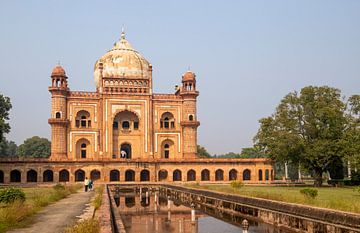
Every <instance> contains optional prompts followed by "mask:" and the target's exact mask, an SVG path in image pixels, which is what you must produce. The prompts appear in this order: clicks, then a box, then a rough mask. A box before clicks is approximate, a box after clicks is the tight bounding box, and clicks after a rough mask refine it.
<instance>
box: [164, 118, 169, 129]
mask: <svg viewBox="0 0 360 233" xmlns="http://www.w3.org/2000/svg"><path fill="white" fill-rule="evenodd" d="M164 128H165V129H168V128H169V118H167V117H165V119H164Z"/></svg>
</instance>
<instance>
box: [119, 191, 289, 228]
mask: <svg viewBox="0 0 360 233" xmlns="http://www.w3.org/2000/svg"><path fill="white" fill-rule="evenodd" d="M113 195H114V199H115V203H116V206H117V211H119V213H120V216H121V219H122V221H123V223H124V226H125V229H126V232H128V233H239V232H244V233H246V232H249V233H251V232H268V233H280V232H281V233H287V232H290V231H286V230H284V229H280V228H277V227H275V226H272V225H269V224H266V223H262V222H258V221H257V220H256V219H249V217H247V216H246V217H245V216H243V215H241V214H237V213H234V214H229V213H226V212H221V211H219V210H216V209H214V208H210V207H208V206H205V205H196V206H187V205H186V204H185V203H183V202H182V201H181V200H178V199H169V198H168V197H166V196H161V195H160V194H159V193H158V192H157V191H150V190H148V189H142V190H141V191H140V190H137V191H134V190H133V189H128V190H126V189H120V190H119V189H118V190H116V192H114V193H113ZM244 219H246V222H248V227H245V228H243V226H242V224H244V222H243V221H244ZM246 228H248V229H247V230H246Z"/></svg>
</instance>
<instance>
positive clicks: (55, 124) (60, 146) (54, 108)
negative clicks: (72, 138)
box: [49, 65, 69, 160]
mask: <svg viewBox="0 0 360 233" xmlns="http://www.w3.org/2000/svg"><path fill="white" fill-rule="evenodd" d="M49 92H50V93H51V117H50V119H49V124H50V125H51V157H50V159H51V160H66V159H67V147H66V145H67V134H66V132H67V126H68V123H69V121H68V120H67V114H66V105H67V103H66V98H67V95H68V92H69V88H68V85H67V77H66V74H65V70H64V69H63V68H62V67H61V66H60V65H57V66H56V67H55V68H54V69H53V71H52V73H51V86H50V87H49Z"/></svg>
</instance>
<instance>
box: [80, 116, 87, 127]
mask: <svg viewBox="0 0 360 233" xmlns="http://www.w3.org/2000/svg"><path fill="white" fill-rule="evenodd" d="M80 122H81V127H82V128H84V127H86V116H81V121H80Z"/></svg>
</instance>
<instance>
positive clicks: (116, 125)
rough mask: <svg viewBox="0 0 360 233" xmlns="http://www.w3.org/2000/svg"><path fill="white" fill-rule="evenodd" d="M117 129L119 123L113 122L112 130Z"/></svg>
mask: <svg viewBox="0 0 360 233" xmlns="http://www.w3.org/2000/svg"><path fill="white" fill-rule="evenodd" d="M118 128H119V123H117V121H114V123H113V129H115V130H117V129H118Z"/></svg>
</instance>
